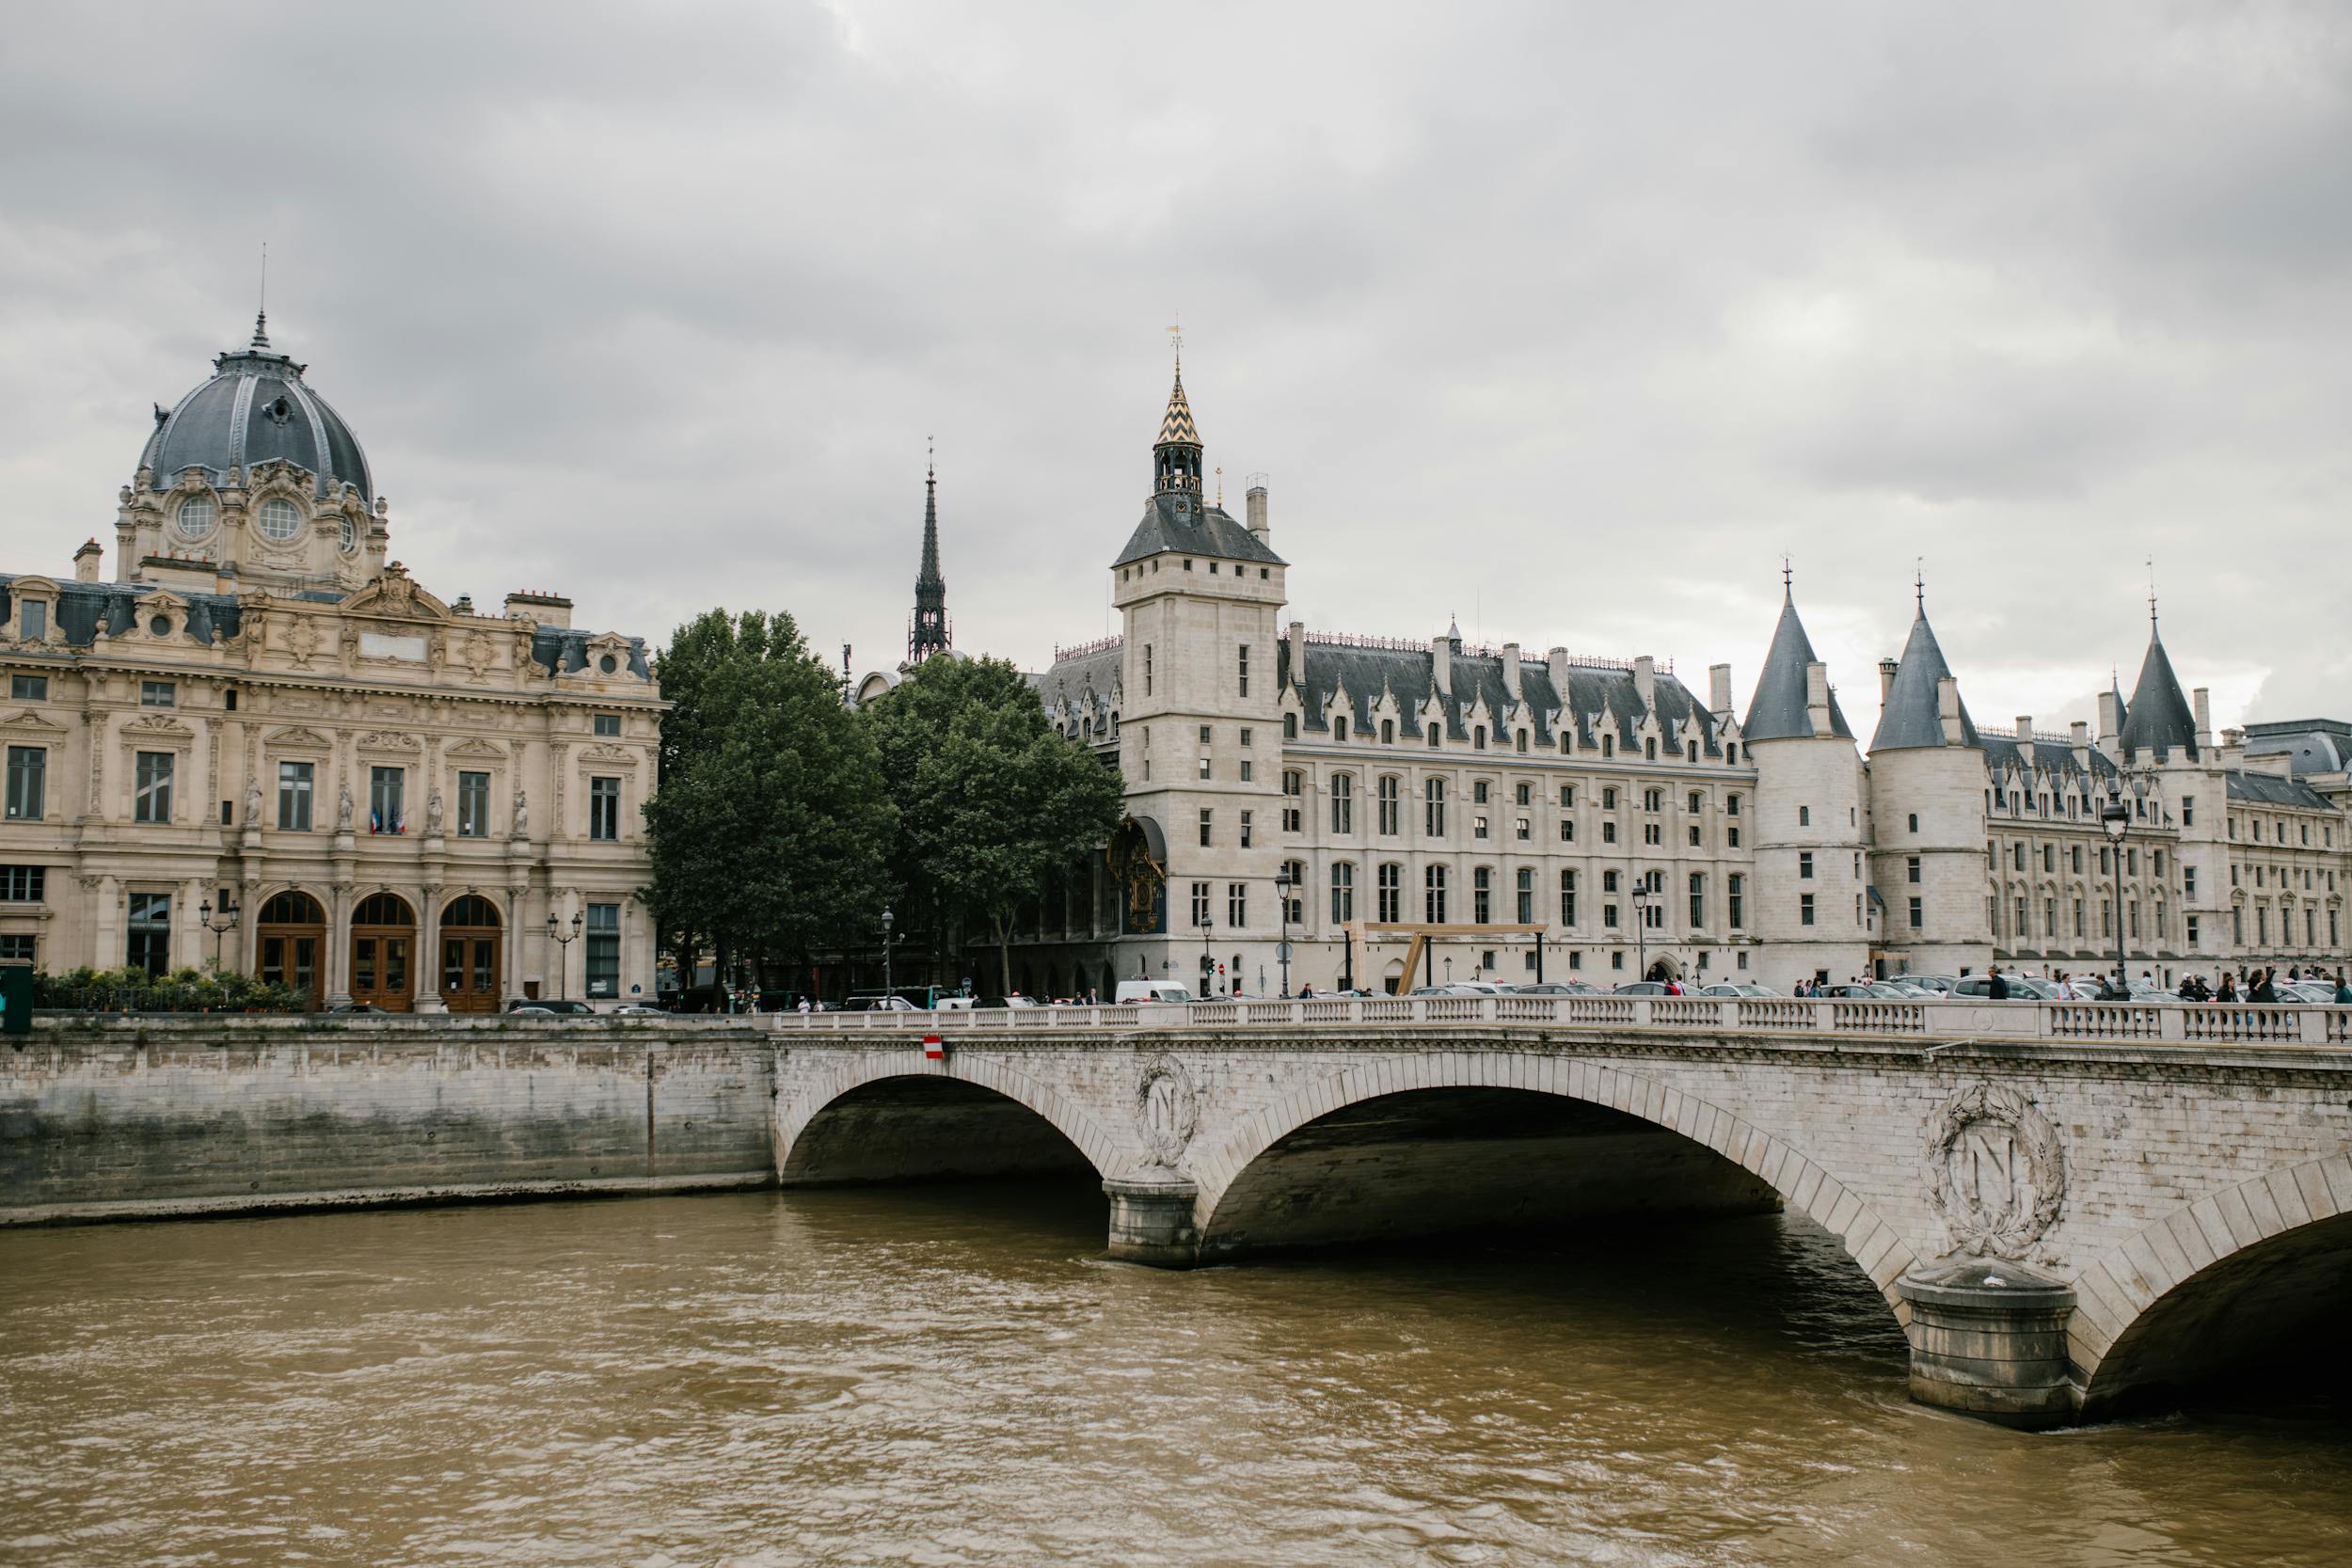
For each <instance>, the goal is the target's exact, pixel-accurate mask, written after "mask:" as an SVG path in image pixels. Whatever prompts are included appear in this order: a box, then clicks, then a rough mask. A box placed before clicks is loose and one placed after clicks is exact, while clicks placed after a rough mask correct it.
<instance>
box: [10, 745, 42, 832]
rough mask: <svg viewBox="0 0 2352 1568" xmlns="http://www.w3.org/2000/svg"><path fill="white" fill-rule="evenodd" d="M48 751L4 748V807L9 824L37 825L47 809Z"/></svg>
mask: <svg viewBox="0 0 2352 1568" xmlns="http://www.w3.org/2000/svg"><path fill="white" fill-rule="evenodd" d="M48 784H49V748H48V747H46V746H11V747H9V748H8V818H9V820H11V821H24V822H38V821H40V817H41V814H42V813H43V812H44V811H46V810H47V809H48V807H47V800H48V798H49V789H48Z"/></svg>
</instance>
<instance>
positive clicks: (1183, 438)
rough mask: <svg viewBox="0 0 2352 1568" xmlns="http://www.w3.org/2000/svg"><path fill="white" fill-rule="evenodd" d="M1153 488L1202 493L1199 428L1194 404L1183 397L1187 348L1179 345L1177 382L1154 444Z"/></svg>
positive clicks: (1156, 489)
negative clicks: (1194, 414)
mask: <svg viewBox="0 0 2352 1568" xmlns="http://www.w3.org/2000/svg"><path fill="white" fill-rule="evenodd" d="M1152 490H1153V492H1154V493H1155V494H1166V493H1168V492H1169V491H1181V492H1183V493H1184V494H1187V495H1194V496H1197V495H1199V494H1200V427H1199V426H1197V425H1195V424H1194V423H1193V422H1192V404H1190V403H1189V402H1187V401H1186V400H1185V397H1184V344H1183V343H1182V342H1181V341H1180V342H1179V343H1178V344H1177V345H1176V385H1175V387H1174V388H1173V389H1172V390H1170V391H1169V393H1168V412H1167V413H1165V414H1163V415H1161V416H1160V438H1159V439H1158V440H1157V441H1154V442H1153V443H1152Z"/></svg>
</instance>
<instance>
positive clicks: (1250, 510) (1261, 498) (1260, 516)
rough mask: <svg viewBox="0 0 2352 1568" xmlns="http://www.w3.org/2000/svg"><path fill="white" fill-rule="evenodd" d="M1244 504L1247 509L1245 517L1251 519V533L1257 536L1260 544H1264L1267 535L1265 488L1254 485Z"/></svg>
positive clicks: (1250, 488)
mask: <svg viewBox="0 0 2352 1568" xmlns="http://www.w3.org/2000/svg"><path fill="white" fill-rule="evenodd" d="M1243 503H1244V507H1245V509H1246V510H1245V514H1244V515H1246V516H1248V519H1249V531H1250V532H1252V533H1254V534H1256V535H1257V536H1258V539H1259V542H1260V543H1262V544H1263V542H1264V540H1265V534H1266V520H1265V486H1264V485H1263V484H1252V485H1251V486H1250V487H1249V492H1248V495H1247V496H1246V497H1245V498H1244V499H1243Z"/></svg>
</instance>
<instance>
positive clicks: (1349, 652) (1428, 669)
mask: <svg viewBox="0 0 2352 1568" xmlns="http://www.w3.org/2000/svg"><path fill="white" fill-rule="evenodd" d="M1276 647H1277V657H1276V669H1275V676H1276V679H1277V681H1278V682H1279V684H1280V685H1281V686H1282V687H1290V686H1294V685H1295V686H1296V687H1297V688H1298V694H1299V700H1300V703H1301V705H1302V706H1303V707H1304V708H1305V713H1304V715H1303V716H1302V718H1301V719H1300V721H1299V729H1300V731H1301V733H1302V734H1303V733H1307V732H1311V731H1322V732H1324V733H1326V734H1328V733H1329V731H1330V728H1331V721H1332V719H1333V718H1334V717H1337V716H1338V715H1340V714H1341V713H1344V714H1345V715H1346V716H1347V718H1348V722H1349V727H1350V729H1351V730H1352V731H1353V732H1354V733H1355V734H1358V735H1363V734H1366V733H1374V734H1376V733H1377V731H1378V721H1377V720H1376V719H1375V716H1374V714H1373V705H1375V704H1376V703H1378V702H1379V701H1380V698H1381V695H1382V694H1383V693H1384V692H1385V693H1391V694H1393V695H1394V696H1395V698H1396V701H1397V705H1398V706H1399V707H1400V708H1401V709H1402V711H1403V714H1404V722H1405V723H1406V724H1407V725H1412V724H1415V723H1417V722H1418V719H1419V715H1420V712H1421V710H1422V705H1423V704H1425V703H1427V702H1428V701H1429V700H1430V699H1431V698H1432V696H1433V695H1435V694H1436V668H1437V666H1436V659H1435V657H1434V656H1433V655H1432V654H1431V653H1430V651H1429V650H1428V649H1426V648H1372V647H1362V646H1356V645H1351V644H1346V643H1337V642H1313V641H1311V642H1309V643H1307V644H1306V646H1305V648H1304V650H1303V658H1302V650H1301V649H1300V648H1299V647H1297V646H1296V645H1295V644H1294V643H1293V642H1292V641H1291V640H1290V639H1289V638H1282V639H1280V640H1279V641H1278V643H1277V644H1276ZM1302 663H1303V667H1302ZM1447 665H1448V673H1449V679H1448V683H1447V684H1448V685H1449V687H1450V688H1451V691H1450V692H1449V694H1448V695H1446V696H1445V697H1443V698H1442V699H1440V702H1441V705H1442V711H1443V713H1444V721H1445V727H1446V737H1447V738H1448V739H1450V740H1462V741H1467V740H1468V739H1470V717H1469V716H1470V713H1471V712H1472V710H1473V709H1475V708H1476V707H1477V705H1479V704H1480V703H1481V702H1482V701H1483V702H1484V703H1485V704H1486V711H1487V712H1488V713H1489V714H1490V715H1492V716H1493V721H1494V723H1495V725H1496V728H1497V730H1498V732H1501V731H1502V729H1503V728H1504V725H1505V724H1506V722H1507V719H1508V715H1509V714H1510V713H1511V712H1512V710H1513V707H1514V702H1513V699H1512V697H1511V693H1510V689H1509V688H1508V687H1506V686H1505V685H1504V684H1503V667H1502V657H1500V656H1497V655H1491V654H1488V655H1478V654H1454V655H1452V656H1451V657H1449V658H1448V660H1447ZM1567 680H1568V689H1567V690H1566V691H1565V692H1562V691H1560V690H1558V689H1555V688H1554V687H1553V685H1552V680H1551V667H1550V665H1549V664H1548V663H1547V662H1545V661H1544V660H1542V659H1528V658H1522V659H1521V660H1520V661H1519V691H1520V700H1522V701H1524V703H1525V704H1526V706H1527V712H1526V714H1525V715H1524V717H1525V718H1526V720H1527V721H1528V726H1529V730H1530V736H1529V741H1528V744H1529V745H1530V746H1531V747H1532V748H1535V749H1540V750H1545V751H1557V750H1558V749H1559V745H1560V734H1559V732H1560V728H1561V726H1563V725H1565V726H1567V727H1569V728H1570V729H1571V731H1572V733H1573V734H1574V736H1575V737H1576V745H1577V747H1578V748H1579V749H1580V750H1594V751H1597V750H1598V749H1599V747H1600V736H1602V734H1604V733H1608V732H1607V731H1606V730H1604V728H1603V726H1602V723H1601V720H1602V715H1603V714H1604V713H1606V714H1607V715H1608V717H1609V719H1610V720H1611V721H1613V733H1614V734H1615V736H1616V737H1617V744H1618V745H1619V746H1624V747H1632V746H1636V745H1638V743H1639V737H1638V736H1637V735H1636V734H1635V726H1636V725H1638V724H1639V723H1640V722H1641V721H1642V720H1643V718H1644V717H1645V716H1646V715H1647V714H1648V713H1649V711H1650V709H1649V707H1648V706H1646V705H1644V703H1643V702H1642V695H1641V690H1640V689H1639V688H1638V687H1637V686H1636V685H1635V683H1634V679H1633V672H1632V671H1631V670H1629V669H1623V668H1615V669H1594V668H1587V667H1584V666H1581V665H1572V666H1570V667H1569V669H1568V672H1567ZM1342 692H1344V693H1345V696H1346V706H1345V708H1344V709H1342V708H1340V707H1339V706H1338V705H1337V704H1338V702H1339V699H1340V696H1341V694H1342ZM1651 692H1652V694H1653V696H1654V698H1655V699H1656V711H1657V718H1658V722H1659V726H1660V727H1661V729H1662V730H1663V731H1664V732H1665V733H1666V735H1667V736H1669V737H1670V738H1671V737H1676V736H1680V735H1681V734H1682V733H1683V726H1684V725H1685V724H1686V723H1688V722H1690V721H1692V720H1693V719H1695V720H1696V721H1697V722H1698V724H1699V727H1700V734H1701V736H1702V737H1703V738H1701V740H1700V744H1699V751H1700V754H1701V755H1704V756H1709V757H1720V756H1722V755H1723V744H1722V740H1723V737H1722V735H1721V732H1720V729H1719V726H1718V725H1717V724H1716V722H1715V721H1714V717H1713V716H1712V715H1711V714H1709V713H1708V711H1707V707H1706V705H1705V704H1703V703H1701V702H1700V701H1699V700H1698V699H1697V698H1696V697H1695V696H1693V695H1692V693H1691V691H1690V689H1688V688H1686V687H1685V686H1683V684H1682V683H1681V682H1680V681H1679V680H1677V679H1676V678H1675V676H1674V675H1672V674H1670V673H1662V672H1661V673H1660V674H1658V676H1657V677H1656V678H1655V679H1654V680H1653V681H1652V682H1651ZM1413 738H1415V739H1416V740H1418V739H1420V738H1421V737H1419V736H1414V737H1413ZM1497 742H1498V747H1499V749H1501V748H1502V747H1505V746H1507V742H1505V741H1502V739H1501V738H1500V736H1498V737H1497ZM1398 743H1399V744H1403V743H1404V739H1403V737H1402V736H1400V738H1399V741H1398Z"/></svg>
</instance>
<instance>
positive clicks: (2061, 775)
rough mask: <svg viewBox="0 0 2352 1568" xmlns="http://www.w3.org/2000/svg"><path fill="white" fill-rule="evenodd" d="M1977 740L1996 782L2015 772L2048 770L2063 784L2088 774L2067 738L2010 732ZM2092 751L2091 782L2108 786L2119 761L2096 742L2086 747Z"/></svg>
mask: <svg viewBox="0 0 2352 1568" xmlns="http://www.w3.org/2000/svg"><path fill="white" fill-rule="evenodd" d="M1974 744H1976V745H1978V746H1980V747H1982V748H1983V749H1984V770H1985V772H1986V774H1987V775H1989V776H1990V777H1991V778H1993V779H1994V780H1995V781H1996V782H1997V781H1999V780H2002V779H2006V778H2008V777H2009V775H2010V774H2011V773H2026V774H2034V773H2047V774H2050V775H2052V776H2054V777H2056V778H2057V779H2058V781H2059V782H2060V783H2061V784H2069V783H2071V782H2073V781H2075V780H2079V779H2081V778H2083V777H2084V771H2085V770H2084V768H2083V765H2082V763H2081V762H2079V761H2078V760H2076V758H2075V756H2074V747H2073V746H2071V745H2069V744H2067V743H2066V742H2065V741H2063V740H2030V741H2023V740H2018V739H2016V738H2015V737H2013V736H1998V735H1987V736H1979V737H1978V738H1977V740H1976V741H1975V742H1974ZM2086 750H2088V751H2089V752H2090V769H2089V774H2090V783H2091V784H2092V785H2093V786H2094V787H2095V788H2097V789H2099V790H2105V789H2106V781H2107V780H2108V779H2110V778H2113V777H2115V776H2116V768H2115V764H2114V763H2113V762H2112V761H2110V760H2109V759H2108V757H2107V754H2106V752H2102V751H2100V750H2099V749H2098V748H2097V747H2096V746H2092V747H2089V748H2086Z"/></svg>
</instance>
